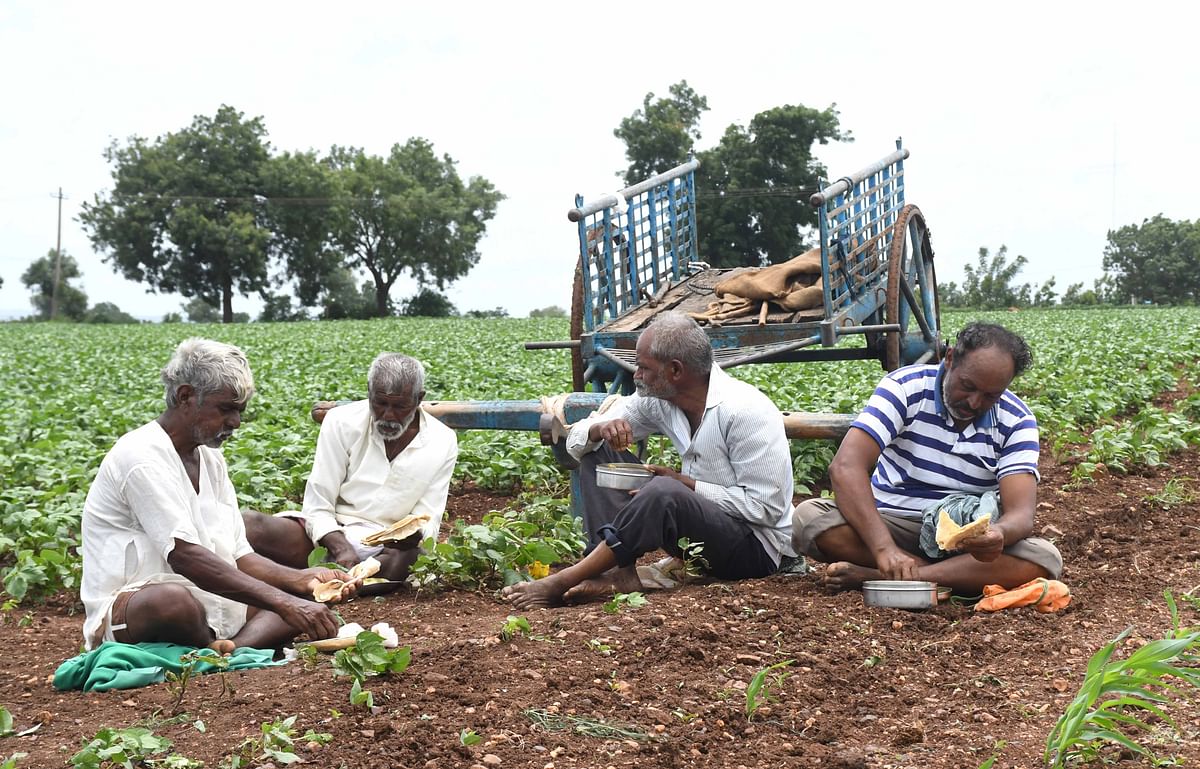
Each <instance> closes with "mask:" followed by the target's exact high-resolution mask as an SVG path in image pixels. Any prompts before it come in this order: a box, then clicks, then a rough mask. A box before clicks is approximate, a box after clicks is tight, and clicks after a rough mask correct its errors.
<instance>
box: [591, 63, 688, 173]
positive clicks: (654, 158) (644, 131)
mask: <svg viewBox="0 0 1200 769" xmlns="http://www.w3.org/2000/svg"><path fill="white" fill-rule="evenodd" d="M668 91H669V92H670V96H668V97H664V98H661V99H655V98H654V94H653V93H648V94H646V98H645V99H643V100H642V107H641V109H638V110H634V113H633V114H632V115H630V116H629V117H627V118H625V119H623V120H622V121H621V124H620V125H619V126H617V128H616V129H615V130H614V131H613V134H614V135H615V136H616V137H617V138H618V139H620V140H621V141H623V142H625V157H626V158H628V160H629V166H628V167H627V168H626V169H625V171H624V174H623V176H624V177H625V184H626V186H629V185H632V184H636V183H638V182H640V181H642V180H643V179H646V178H649V177H651V176H653V175H654V174H658V173H662V172H663V171H667V170H669V169H671V168H674V167H675V166H677V165H679V164H680V163H682V162H683V161H685V160H687V157H688V155H690V154H691V153H692V151H693V149H694V147H695V144H696V142H698V141H699V140H700V116H701V115H703V114H704V113H705V112H707V111H708V99H706V98H704V97H703V96H701V95H700V94H698V93H696V91H695V90H694V89H693V88H692V87H691V86H690V85H688V83H687V81H686V80H680V81H679V82H678V83H676V84H675V85H673V86H671V87H670V88H669V89H668Z"/></svg>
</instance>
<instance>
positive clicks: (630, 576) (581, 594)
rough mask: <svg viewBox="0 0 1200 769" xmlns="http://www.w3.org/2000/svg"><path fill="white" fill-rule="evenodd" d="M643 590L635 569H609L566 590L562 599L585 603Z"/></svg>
mask: <svg viewBox="0 0 1200 769" xmlns="http://www.w3.org/2000/svg"><path fill="white" fill-rule="evenodd" d="M642 589H644V588H643V586H642V581H641V580H640V579H638V575H637V569H635V568H634V567H632V566H630V567H628V568H625V569H609V570H608V571H606V572H604V573H603V574H601V575H600V576H599V577H596V578H594V579H585V580H584V581H583V582H580V583H579V584H578V585H576V586H575V587H573V588H571V589H570V590H568V591H567V592H566V593H565V594H564V595H563V598H564V599H566V600H567V601H570V602H572V603H587V602H589V601H599V600H602V599H605V598H612V597H613V595H614V594H615V593H633V592H635V591H639V590H642Z"/></svg>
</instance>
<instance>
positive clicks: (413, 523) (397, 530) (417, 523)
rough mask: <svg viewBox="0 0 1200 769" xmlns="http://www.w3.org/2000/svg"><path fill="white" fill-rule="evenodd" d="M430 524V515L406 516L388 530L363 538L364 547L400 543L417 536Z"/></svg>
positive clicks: (416, 514)
mask: <svg viewBox="0 0 1200 769" xmlns="http://www.w3.org/2000/svg"><path fill="white" fill-rule="evenodd" d="M428 522H429V514H428V513H414V514H412V515H406V516H404V517H403V518H401V519H400V520H398V521H396V522H395V523H393V524H392V525H391V526H388V527H387V528H386V529H382V530H380V531H377V532H375V533H374V534H368V535H367V536H365V537H363V538H362V543H363V544H364V545H382V544H383V543H384V542H399V541H401V540H404V539H408V538H409V537H411V536H412V535H413V534H416V533H417V532H418V531H420V530H421V527H423V526H424V525H425V524H426V523H428Z"/></svg>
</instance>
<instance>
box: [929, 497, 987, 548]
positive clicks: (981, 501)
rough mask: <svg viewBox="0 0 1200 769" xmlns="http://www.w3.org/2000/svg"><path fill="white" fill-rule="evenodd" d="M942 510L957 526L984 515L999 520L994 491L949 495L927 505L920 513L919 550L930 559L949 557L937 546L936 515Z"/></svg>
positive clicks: (964, 524)
mask: <svg viewBox="0 0 1200 769" xmlns="http://www.w3.org/2000/svg"><path fill="white" fill-rule="evenodd" d="M942 510H945V511H946V515H948V516H950V519H951V520H953V521H954V522H955V523H957V524H958V525H959V526H966V525H967V524H968V523H970V522H971V521H974V520H977V519H979V518H982V517H983V516H985V515H991V516H992V520H993V521H995V520H998V519H999V518H1000V495H999V494H998V493H997V492H995V491H988V492H985V493H984V494H982V495H980V494H951V495H950V496H948V497H943V498H942V499H939V500H938V501H937V502H934V503H932V504H930V505H927V506H926V507H925V509H924V510H922V511H921V550H922V552H924V553H925V555H927V556H929V557H930V558H939V559H940V558H946V557H947V556H949V555H950V553H948V552H946V551H945V550H943V549H941V548H940V547H938V544H937V525H938V513H939V512H941V511H942Z"/></svg>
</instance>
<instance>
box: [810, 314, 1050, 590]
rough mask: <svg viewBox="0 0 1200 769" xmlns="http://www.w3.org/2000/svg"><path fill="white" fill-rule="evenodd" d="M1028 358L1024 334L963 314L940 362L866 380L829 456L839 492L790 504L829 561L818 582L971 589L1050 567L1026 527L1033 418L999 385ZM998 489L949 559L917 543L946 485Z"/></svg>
mask: <svg viewBox="0 0 1200 769" xmlns="http://www.w3.org/2000/svg"><path fill="white" fill-rule="evenodd" d="M1031 362H1032V355H1031V354H1030V352H1029V348H1028V347H1027V346H1026V344H1025V341H1024V340H1023V339H1021V337H1019V336H1017V335H1016V334H1014V333H1012V332H1011V331H1009V330H1007V329H1005V328H1004V327H1002V326H998V325H994V324H986V323H972V324H970V325H968V326H966V327H965V328H964V329H963V330H962V332H961V333H959V335H958V339H957V341H956V343H955V345H954V347H953V348H952V349H950V350H948V351H947V352H946V359H945V360H944V361H943V362H942V364H941V365H940V366H908V367H905V368H901V369H897V370H896V371H893V372H892V373H890V374H888V375H887V376H886V377H884V378H883V380H882V381H881V382H880V383H879V386H878V387H876V388H875V393H874V394H873V395H872V396H871V399H870V400H869V401H868V402H867V407H866V408H865V409H863V411H862V413H861V414H859V416H858V418H857V419H856V420H855V421H854V424H853V425H852V426H851V428H850V431H849V432H848V433H847V434H846V437H845V438H844V439H843V440H842V444H841V446H840V447H839V449H838V452H837V456H835V457H834V460H833V463H832V464H831V465H830V466H829V477H830V480H831V481H832V484H833V491H834V494H835V497H836V503H835V502H833V501H832V500H828V499H813V500H809V501H807V502H803V503H801V504H800V505H798V506H797V507H796V510H795V512H794V515H793V535H792V542H793V545H794V546H795V548H796V550H797V551H798V552H801V553H804V554H805V555H807V556H809V557H810V558H813V559H814V560H818V561H824V562H827V563H829V564H830V565H829V566H828V567H827V568H826V570H825V576H824V581H825V584H826V585H828V586H829V587H832V588H834V589H840V590H846V589H857V588H859V587H861V585H862V583H863V582H864V581H865V580H871V579H905V580H917V579H919V580H927V581H930V582H936V583H937V584H939V585H945V586H948V587H952V588H954V589H955V591H957V592H960V593H967V594H978V593H979V592H981V591H982V589H983V586H984V585H991V584H997V585H1003V586H1004V587H1006V588H1013V587H1016V586H1018V585H1021V584H1024V583H1025V582H1028V581H1029V580H1032V579H1036V578H1038V577H1049V578H1055V579H1056V578H1058V577H1059V576H1060V575H1061V573H1062V556H1061V555H1060V554H1059V552H1058V550H1057V548H1055V547H1054V545H1053V544H1051V543H1050V542H1048V541H1046V540H1044V539H1040V538H1035V537H1030V536H1029V535H1030V533H1031V532H1032V531H1033V517H1034V508H1035V506H1036V504H1037V482H1038V477H1039V476H1038V469H1037V463H1038V429H1037V420H1036V419H1035V418H1034V416H1033V414H1032V412H1030V410H1029V408H1028V407H1027V406H1026V405H1025V404H1024V403H1022V402H1021V399H1020V398H1018V397H1017V396H1016V395H1013V393H1012V392H1010V391H1009V390H1008V386H1009V384H1010V383H1011V382H1012V380H1013V379H1014V378H1015V377H1016V376H1018V375H1019V374H1021V372H1023V371H1024V370H1025V369H1026V368H1027V367H1028V366H1029V364H1030V363H1031ZM996 490H999V494H1000V510H1001V515H1000V516H999V517H998V518H997V519H996V520H994V521H993V522H992V524H991V526H990V527H989V529H988V530H987V532H986V533H984V534H980V535H978V536H976V537H973V538H971V539H968V540H965V541H963V542H962V543H961V544H960V545H959V546H958V550H959V551H961V552H955V553H952V554H951V555H949V556H948V557H946V558H943V559H940V560H930V559H929V558H927V557H926V556H925V555H924V554H923V553H922V551H921V549H920V544H919V543H920V533H921V526H922V513H923V510H924V509H925V508H926V507H927V506H929V505H930V504H931V503H934V502H936V501H938V500H940V499H943V498H945V497H947V496H949V495H951V494H961V493H967V494H983V493H985V492H988V491H996Z"/></svg>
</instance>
